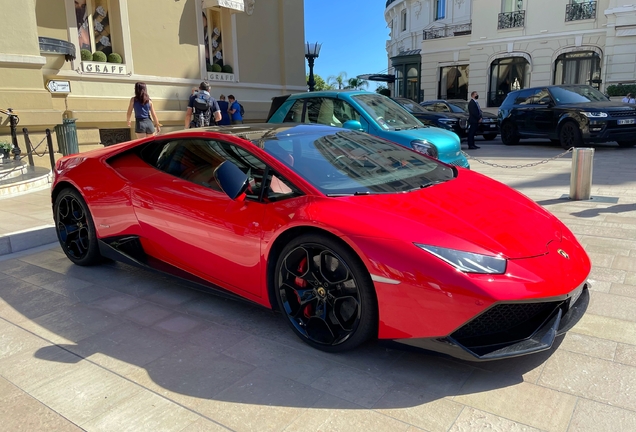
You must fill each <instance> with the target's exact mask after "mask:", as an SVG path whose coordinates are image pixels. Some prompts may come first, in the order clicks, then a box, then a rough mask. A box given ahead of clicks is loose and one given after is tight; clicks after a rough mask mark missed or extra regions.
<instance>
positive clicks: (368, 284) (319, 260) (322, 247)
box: [274, 234, 378, 352]
mask: <svg viewBox="0 0 636 432" xmlns="http://www.w3.org/2000/svg"><path fill="white" fill-rule="evenodd" d="M274 288H275V290H276V299H277V301H278V306H279V309H280V310H281V311H282V312H283V315H284V316H285V320H286V321H287V322H288V323H289V324H290V325H291V327H292V329H293V330H294V332H295V333H296V334H297V335H298V336H299V337H300V338H301V339H302V340H303V341H305V342H306V343H308V344H309V345H311V346H313V347H314V348H317V349H320V350H322V351H328V352H340V351H346V350H349V349H352V348H354V347H356V346H358V345H360V344H361V343H363V342H365V341H367V340H369V339H370V338H372V337H374V336H375V335H377V320H378V307H377V300H376V296H375V291H374V287H373V282H372V281H371V278H370V276H369V274H368V272H367V270H366V269H365V267H364V265H363V264H362V262H361V261H360V259H359V258H358V257H357V256H356V255H355V254H354V253H353V252H351V251H350V250H349V249H348V248H347V247H345V246H343V245H342V244H340V243H339V242H338V241H337V240H334V239H331V238H329V237H328V236H324V235H316V234H305V235H302V236H299V237H297V238H295V239H294V240H292V241H291V242H289V243H288V244H287V246H285V248H284V249H283V250H282V252H281V254H280V255H279V258H278V261H277V263H276V275H275V287H274Z"/></svg>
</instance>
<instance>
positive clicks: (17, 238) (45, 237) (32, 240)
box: [0, 225, 58, 256]
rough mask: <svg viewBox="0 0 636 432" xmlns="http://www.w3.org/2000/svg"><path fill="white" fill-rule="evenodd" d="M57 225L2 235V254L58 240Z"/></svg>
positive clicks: (0, 245)
mask: <svg viewBox="0 0 636 432" xmlns="http://www.w3.org/2000/svg"><path fill="white" fill-rule="evenodd" d="M57 241H58V240H57V234H56V232H55V225H43V226H40V227H36V228H30V229H28V230H24V231H17V232H14V233H9V234H5V235H3V236H0V256H2V255H8V254H12V253H15V252H20V251H23V250H27V249H31V248H34V247H37V246H43V245H47V244H51V243H55V242H57Z"/></svg>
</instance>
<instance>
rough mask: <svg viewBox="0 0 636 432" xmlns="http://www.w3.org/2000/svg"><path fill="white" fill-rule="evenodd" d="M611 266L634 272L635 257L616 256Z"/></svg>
mask: <svg viewBox="0 0 636 432" xmlns="http://www.w3.org/2000/svg"><path fill="white" fill-rule="evenodd" d="M612 268H614V269H618V270H626V271H629V272H636V259H634V257H631V256H627V257H626V256H617V257H616V259H614V262H613V263H612Z"/></svg>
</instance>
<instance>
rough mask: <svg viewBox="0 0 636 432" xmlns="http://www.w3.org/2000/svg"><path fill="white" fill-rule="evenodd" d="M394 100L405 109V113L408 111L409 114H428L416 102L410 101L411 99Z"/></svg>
mask: <svg viewBox="0 0 636 432" xmlns="http://www.w3.org/2000/svg"><path fill="white" fill-rule="evenodd" d="M394 100H395V101H396V102H397V103H399V104H400V105H402V106H403V107H404V108H406V109H407V111H409V112H410V113H418V114H426V113H427V112H429V111H428V110H427V109H425V108H424V107H423V106H421V105H420V104H418V103H417V102H414V101H412V100H411V99H404V98H400V99H394Z"/></svg>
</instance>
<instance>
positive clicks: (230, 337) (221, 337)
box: [188, 323, 250, 352]
mask: <svg viewBox="0 0 636 432" xmlns="http://www.w3.org/2000/svg"><path fill="white" fill-rule="evenodd" d="M249 336H250V334H249V333H246V332H242V331H240V330H236V329H233V328H231V327H227V326H224V325H220V324H215V323H205V324H204V327H199V328H198V329H197V330H195V331H193V332H192V334H191V335H190V336H189V337H188V342H189V343H191V344H193V345H198V346H201V347H205V348H207V349H209V350H210V351H212V352H223V351H225V350H226V349H228V348H230V347H232V346H234V345H236V344H237V343H239V342H241V341H242V340H244V339H245V338H247V337H249Z"/></svg>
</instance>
